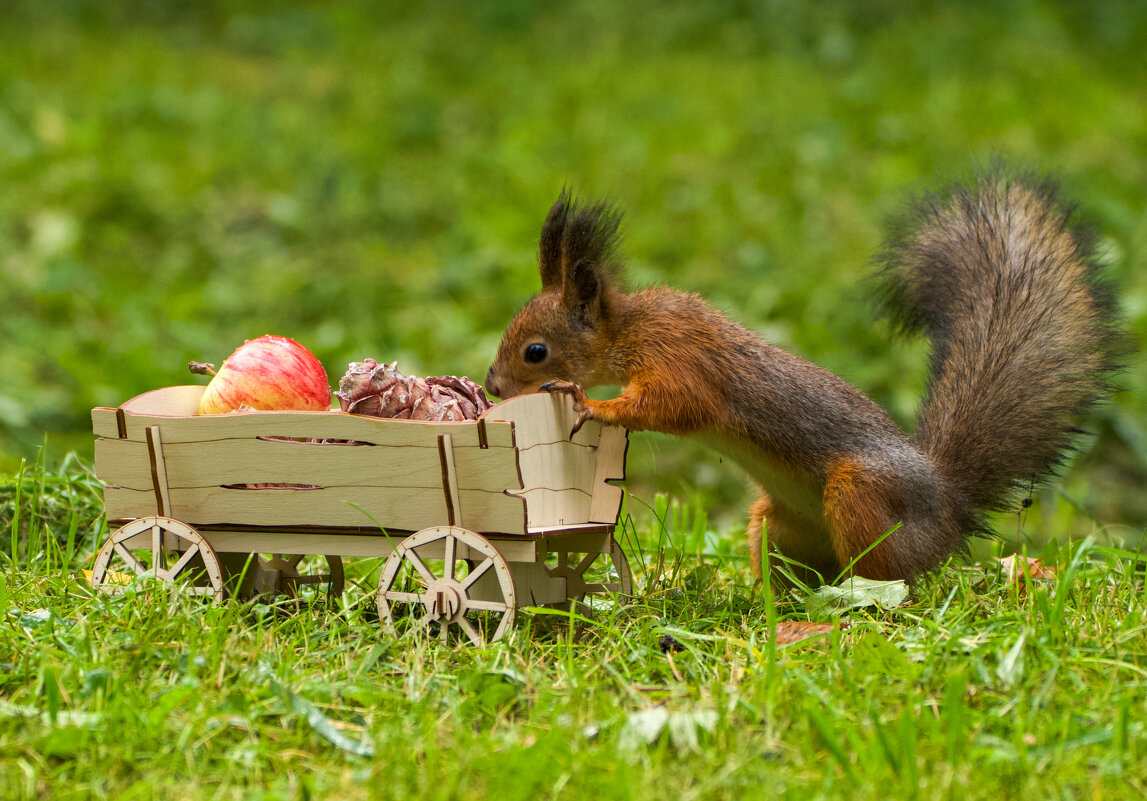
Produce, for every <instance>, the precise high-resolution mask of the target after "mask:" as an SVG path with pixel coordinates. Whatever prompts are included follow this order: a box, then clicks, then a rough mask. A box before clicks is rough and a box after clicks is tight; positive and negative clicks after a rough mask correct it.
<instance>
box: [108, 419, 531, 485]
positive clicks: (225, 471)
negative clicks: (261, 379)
mask: <svg viewBox="0 0 1147 801" xmlns="http://www.w3.org/2000/svg"><path fill="white" fill-rule="evenodd" d="M160 428H161V430H162V431H163V435H164V446H163V450H164V454H165V456H166V460H165V461H166V463H167V481H168V485H169V486H170V487H173V488H180V487H206V486H220V485H224V484H262V483H281V484H315V485H320V486H321V485H324V484H340V485H358V486H376V487H383V486H413V487H441V486H442V468H441V464H440V462H439V457H438V448H437V443H436V442H434V441H433V440H432V441H431V444H432V445H433V446H434V447H426V448H419V447H391V446H387V445H336V444H317V443H308V442H294V441H283V440H262V439H251V438H248V439H229V440H214V441H209V442H176V443H171V442H168V441H167V439H166V436H167V428H166V427H165V426H161V427H160ZM451 439H453V437H451ZM95 453H96V460H95V464H96V475H97V476H98V477H99V479H100V481H103V482H104V483H105V484H109V485H111V486H115V487H125V488H128V489H140V490H142V489H147V488H149V487H151V474H150V466H149V464H148V454H147V446H146V445H145V444H144V443H142V442H132V441H130V440H120V439H106V438H101V439H98V440H96V444H95ZM514 457H515V453H514V449H513V448H507V447H500V448H489V449H486V450H481V449H479V448H477V447H468V448H459V447H455V448H454V460H455V468H456V471H457V474H458V481H459V487H460V488H461V489H463V490H478V489H480V490H487V491H491V492H497V491H501V490H505V489H511V490H515V491H516V490H517V489H518V488H519V487H521V482H520V479H519V474H518V467H517V464H516V462H515V459H514Z"/></svg>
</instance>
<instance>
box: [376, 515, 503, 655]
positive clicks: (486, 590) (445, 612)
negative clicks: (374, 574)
mask: <svg viewBox="0 0 1147 801" xmlns="http://www.w3.org/2000/svg"><path fill="white" fill-rule="evenodd" d="M466 553H470V554H474V555H475V556H477V555H478V554H481V555H482V557H484V558H483V559H482V561H481V562H479V563H478V565H477V566H476V567H474V568H473V569H472V570H471V571H470V573H469V574H468V575H466V576H465V577H463V578H459V577H458V575H457V572H456V564H457V562H458V556H459V554H466ZM432 565H433V566H434V567H433V568H432ZM435 570H437V572H435ZM483 578H485V579H487V580H486V581H481V579H483ZM400 579H401V581H400ZM411 579H414V580H415V582H416V583H417V584H421V585H422V586H421V587H419V588H418V589H416V590H414V591H409V590H407V589H404V588H403V585H404V583H406V582H407V581H409V580H411ZM407 586H409V585H407ZM479 588H480V589H481V591H480V592H479ZM476 596H477V597H476ZM492 596H496V597H492ZM396 603H398V604H406V605H407V606H408V608H409V607H410V606H421V607H422V609H424V610H425V611H424V612H423V613H422V614H421V616H419V613H418V611H417V609H415V610H414V611H413V615H412V617H413V618H414V619H413V620H412V621H411V622H410V624H409V628H408V629H407V630H406V632H403V634H405V633H409V632H411V631H416V630H419V629H422V628H423V627H429V625H430V624H431V623H434V624H436V625H437V627H438V628H437V630H436V631H435V632H434V635H433V636H435V637H436V638H437V639H438V640H439V641H440V642H442V643H447V642H449V641H450V631H451V630H452V629H455V630H456V631H457V632H458V634H457V637H456V639H458V640H460V641H462V642H469V643H471V644H474V645H483V644H485V643H486V642H487V641H493V640H496V639H498V638H499V637H502V636H503V635H504V634H505V633H506V632H507V631H508V630H509V628H510V626H511V625H512V624H513V621H514V617H515V614H516V612H517V600H516V593H515V590H514V580H513V576H512V574H511V573H510V567H509V565H508V564H507V562H506V560H505V559H504V558H503V557H502V555H501V554H499V553H498V551H497V550H496V549H495V548H494V547H493V545H491V544H490V542H489V541H488V540H487V539H486V538H485V537H483V536H481V535H480V534H476V533H474V532H472V531H468V530H467V529H463V528H458V527H455V526H439V527H436V528H430V529H423V530H422V531H419V532H417V533H416V534H412V535H410V536H409V537H407V538H406V539H405V540H403V541H402V542H400V543H399V544H398V546H397V547H396V548H395V549H394V552H393V553H392V554H391V555H390V557H389V558H388V559H387V561H386V564H385V565H384V566H383V569H382V575H381V577H380V578H379V583H378V615H379V618H380V619H381V620H382V623H383V626H384V627H385V628H386V629H387V630H388V631H389V632H391V633H392V634H399V632H398V630H397V628H396V622H397V618H396V615H395V610H394V608H393V607H392V604H396ZM490 615H498V616H499V618H500V619H499V620H498V625H497V628H496V630H495V632H494V634H493V635H492V636H489V637H486V636H484V635H483V633H482V632H483V629H484V628H485V627H486V626H492V625H493V621H494V618H493V617H490ZM486 630H487V631H488V629H486ZM399 636H402V634H399Z"/></svg>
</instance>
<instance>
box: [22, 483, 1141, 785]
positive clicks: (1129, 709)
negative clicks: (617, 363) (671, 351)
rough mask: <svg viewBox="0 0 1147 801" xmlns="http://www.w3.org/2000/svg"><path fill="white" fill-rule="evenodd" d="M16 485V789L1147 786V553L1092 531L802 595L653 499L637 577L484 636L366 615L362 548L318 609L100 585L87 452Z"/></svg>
mask: <svg viewBox="0 0 1147 801" xmlns="http://www.w3.org/2000/svg"><path fill="white" fill-rule="evenodd" d="M17 493H18V495H19V497H18V498H17V497H16V496H17ZM3 498H4V502H5V503H6V504H7V507H6V508H7V509H8V510H9V512H11V511H12V509H13V508H16V509H18V512H17V513H16V514H14V515H13V517H12V518H11V519H12V521H13V523H12V529H11V531H10V532H7V534H8V535H11V536H13V537H15V538H16V539H17V540H18V549H17V553H19V554H20V556H18V558H17V559H16V560H15V561H14V562H10V563H9V564H8V566H7V568H6V569H5V571H4V573H3V574H2V575H0V608H2V609H3V613H4V619H3V625H2V626H0V667H2V672H0V795H2V796H3V797H4V798H6V799H25V798H26V799H46V798H51V799H66V798H109V799H111V798H114V799H129V798H164V799H200V798H203V799H207V798H213V799H254V798H339V799H356V798H387V799H390V798H496V799H506V800H507V801H510V800H512V799H535V798H575V799H576V798H618V799H641V798H649V799H663V798H678V797H680V798H730V799H740V798H748V797H761V796H764V795H767V796H770V797H779V798H794V799H798V798H799V799H807V798H841V799H887V798H905V799H917V798H918V799H949V798H950V799H980V798H982V799H998V798H1001V797H1004V798H1031V799H1046V798H1057V799H1058V798H1065V799H1066V798H1071V799H1076V798H1078V799H1129V798H1138V797H1142V796H1143V794H1144V792H1147V740H1145V737H1144V734H1145V730H1147V703H1145V699H1147V647H1145V643H1147V637H1145V636H1144V630H1145V624H1144V621H1145V619H1147V584H1145V581H1144V562H1143V560H1142V558H1141V557H1139V556H1136V555H1135V554H1131V553H1127V552H1121V551H1119V550H1116V549H1113V548H1109V547H1099V546H1096V545H1094V544H1093V543H1091V542H1089V541H1084V542H1076V543H1072V544H1070V545H1068V546H1064V547H1059V548H1055V547H1052V548H1050V549H1048V550H1047V552H1045V566H1046V567H1049V568H1051V569H1052V570H1053V571H1054V572H1051V573H1050V575H1049V576H1047V577H1044V578H1033V579H1032V580H1031V582H1030V583H1029V582H1027V581H1025V580H1020V581H1017V580H1014V579H1009V578H1008V577H1007V576H1006V575H1004V574H1003V573H1002V572H1001V571H1000V570H999V569H998V568H997V567H996V566H995V563H993V562H991V561H988V562H983V563H979V564H971V565H952V566H950V567H949V568H947V569H945V570H944V571H942V572H940V573H939V574H937V575H936V576H933V577H931V578H929V579H927V580H925V581H922V582H921V583H920V584H919V585H918V586H916V587H915V588H914V589H913V591H912V593H911V596H910V597H909V598H908V600H907V601H906V602H905V603H904V604H903V605H900V606H896V607H894V608H889V609H881V608H879V607H869V608H858V609H851V610H846V611H843V612H826V611H820V612H818V613H817V614H816V615H815V616H814V615H810V612H809V607H808V606H807V605H806V604H805V603H804V602H802V601H801V600H800V599H797V598H796V597H794V596H792V595H784V596H781V597H778V598H776V599H770V598H768V597H765V596H764V594H763V593H762V591H761V589H760V588H758V589H756V590H754V589H753V588H752V585H751V582H750V581H749V578H748V576H747V571H746V570H745V569H744V568H743V566H742V565H740V564H738V563H737V562H736V561H734V560H727V559H725V558H724V557H723V556H722V555H721V554H720V553H718V552H714V550H713V548H712V547H711V546H710V545H709V544H707V542H706V540H707V539H708V538H707V537H706V532H705V530H704V526H698V525H696V520H697V519H698V515H697V514H696V513H695V512H694V511H693V510H690V509H682V508H679V507H677V508H675V507H671V506H669V505H667V504H663V503H662V504H658V505H657V506H655V507H654V508H652V509H637V510H636V511H635V512H634V513H632V514H627V515H626V516H625V517H624V518H623V536H624V538H625V542H626V548H627V550H628V551H629V554H630V557H631V561H632V563H633V564H634V567H635V573H636V590H637V592H636V593H635V597H634V598H632V599H628V600H626V599H617V600H616V601H614V602H609V603H605V604H602V605H601V607H600V608H597V609H595V610H593V611H592V612H589V613H587V614H585V615H577V616H570V615H569V614H568V613H562V612H555V611H554V610H549V609H532V610H524V611H523V613H522V614H521V615H520V616H519V621H518V623H517V625H516V626H515V628H514V630H513V632H512V634H511V635H510V636H509V637H508V638H506V639H504V640H502V641H499V642H497V643H494V644H492V645H489V646H487V647H484V648H481V649H479V648H475V647H472V646H461V647H447V646H443V645H441V644H439V643H437V642H436V641H434V642H432V641H427V640H426V639H413V640H400V641H395V640H394V639H392V638H390V637H388V636H385V635H383V634H381V632H380V628H379V622H378V618H377V613H376V611H375V609H374V593H373V588H374V586H375V583H376V581H377V575H378V570H379V564H378V562H377V560H368V559H361V560H358V561H352V562H350V563H349V565H348V578H349V580H348V585H347V590H346V592H345V593H344V595H343V597H342V598H341V599H340V600H339V601H338V602H336V603H335V604H333V605H331V606H329V607H328V606H327V605H326V604H325V603H324V602H322V601H314V602H313V603H310V604H305V605H304V606H303V607H302V608H301V609H299V608H288V607H287V605H286V603H285V602H282V601H280V602H274V603H269V602H257V601H248V602H240V601H228V602H225V603H223V604H217V605H212V604H208V603H206V602H204V601H203V600H201V599H198V598H196V597H193V596H189V595H185V594H181V593H179V592H178V591H172V590H171V588H170V587H167V588H164V587H146V586H142V587H140V588H139V589H138V590H131V591H129V592H127V593H126V594H124V595H122V596H106V595H103V594H94V593H93V592H92V591H91V589H90V588H89V587H88V585H87V582H86V580H85V579H84V578H83V574H82V570H83V568H84V567H85V565H86V563H87V554H89V553H90V551H91V550H92V548H93V547H94V543H95V541H96V540H97V539H102V537H103V536H104V534H105V532H104V530H103V529H104V527H103V526H102V525H101V520H100V517H99V515H100V505H99V493H98V487H96V486H94V485H93V482H92V480H91V478H90V477H88V476H87V475H86V474H85V473H84V472H83V471H82V470H78V469H76V468H75V467H74V466H73V467H72V468H71V469H69V470H66V471H63V472H57V471H51V470H43V469H37V468H31V469H29V470H28V471H27V472H26V473H25V474H24V475H22V476H21V477H18V479H16V480H12V481H9V482H7V483H6V484H5V485H4V495H3ZM810 622H819V623H822V624H827V625H822V626H821V627H819V629H818V630H817V631H816V632H815V633H814V636H812V637H809V638H807V639H802V640H798V641H795V642H785V641H784V640H785V639H787V638H785V637H783V636H778V637H777V638H772V637H770V634H771V633H772V632H773V631H774V630H777V631H779V632H780V633H781V635H783V634H784V633H785V632H786V631H788V630H790V627H793V626H796V627H797V628H800V627H801V626H803V625H806V624H808V623H810Z"/></svg>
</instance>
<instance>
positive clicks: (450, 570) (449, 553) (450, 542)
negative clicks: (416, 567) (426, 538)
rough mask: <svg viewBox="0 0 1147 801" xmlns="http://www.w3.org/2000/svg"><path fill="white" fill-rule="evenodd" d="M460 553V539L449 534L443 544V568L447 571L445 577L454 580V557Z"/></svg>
mask: <svg viewBox="0 0 1147 801" xmlns="http://www.w3.org/2000/svg"><path fill="white" fill-rule="evenodd" d="M457 552H458V538H457V537H455V536H454V535H453V534H447V535H446V538H445V540H444V542H443V556H442V566H443V568H444V569H445V571H446V575H445V577H446V578H448V579H450V580H451V581H453V580H454V555H455V554H456V553H457Z"/></svg>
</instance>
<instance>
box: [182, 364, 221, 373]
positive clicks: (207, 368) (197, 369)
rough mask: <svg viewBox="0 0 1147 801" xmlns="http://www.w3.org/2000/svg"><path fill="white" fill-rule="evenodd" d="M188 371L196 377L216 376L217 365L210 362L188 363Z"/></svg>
mask: <svg viewBox="0 0 1147 801" xmlns="http://www.w3.org/2000/svg"><path fill="white" fill-rule="evenodd" d="M187 369H188V370H190V371H191V372H192V373H194V374H195V375H215V365H213V364H211V363H210V362H188V363H187Z"/></svg>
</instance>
